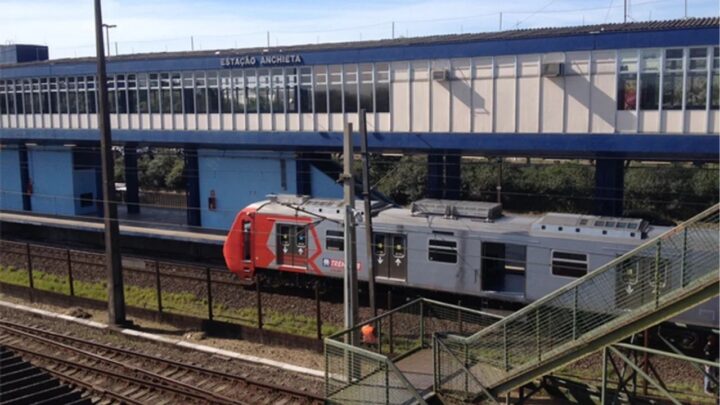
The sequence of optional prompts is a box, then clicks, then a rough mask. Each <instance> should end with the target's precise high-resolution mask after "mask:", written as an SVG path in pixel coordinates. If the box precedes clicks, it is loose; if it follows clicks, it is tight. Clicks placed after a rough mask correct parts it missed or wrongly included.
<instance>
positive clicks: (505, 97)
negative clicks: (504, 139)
mask: <svg viewBox="0 0 720 405" xmlns="http://www.w3.org/2000/svg"><path fill="white" fill-rule="evenodd" d="M495 72H496V78H495V97H497V100H496V101H495V109H496V113H495V132H515V108H516V107H515V57H512V56H501V57H497V58H495Z"/></svg>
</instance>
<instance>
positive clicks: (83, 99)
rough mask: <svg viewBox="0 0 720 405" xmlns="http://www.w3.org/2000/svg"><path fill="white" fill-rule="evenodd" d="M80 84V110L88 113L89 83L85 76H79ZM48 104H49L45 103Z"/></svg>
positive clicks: (78, 84)
mask: <svg viewBox="0 0 720 405" xmlns="http://www.w3.org/2000/svg"><path fill="white" fill-rule="evenodd" d="M77 86H78V112H79V113H80V114H86V113H87V112H88V110H87V83H86V82H85V78H84V77H78V78H77ZM45 105H47V104H45Z"/></svg>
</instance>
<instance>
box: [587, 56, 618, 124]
mask: <svg viewBox="0 0 720 405" xmlns="http://www.w3.org/2000/svg"><path fill="white" fill-rule="evenodd" d="M592 59H593V63H592V69H593V75H592V93H591V97H590V105H591V106H592V116H591V120H592V132H593V133H612V132H614V131H615V110H616V109H617V102H616V94H617V91H616V90H615V52H614V51H598V52H593V55H592Z"/></svg>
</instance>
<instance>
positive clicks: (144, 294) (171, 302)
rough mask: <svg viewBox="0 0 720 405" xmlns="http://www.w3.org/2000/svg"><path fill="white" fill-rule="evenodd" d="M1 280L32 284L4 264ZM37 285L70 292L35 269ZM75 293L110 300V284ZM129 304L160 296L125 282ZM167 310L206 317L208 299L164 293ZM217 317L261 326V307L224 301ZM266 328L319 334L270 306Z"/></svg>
mask: <svg viewBox="0 0 720 405" xmlns="http://www.w3.org/2000/svg"><path fill="white" fill-rule="evenodd" d="M0 282H4V283H7V284H14V285H20V286H24V287H28V286H29V281H28V275H27V271H26V270H24V269H17V268H14V267H3V266H0ZM33 285H34V287H35V288H36V289H38V290H45V291H51V292H56V293H60V294H70V285H69V283H68V280H67V279H66V278H63V277H58V276H57V275H54V274H50V273H47V272H44V271H41V270H33ZM73 287H74V289H75V295H77V296H79V297H84V298H90V299H95V300H99V301H107V283H105V282H87V281H80V280H74V282H73ZM125 303H126V304H127V305H128V306H132V307H138V308H148V309H156V308H157V295H156V292H155V289H154V288H147V287H138V286H135V285H128V284H125ZM162 305H163V311H166V312H171V313H178V314H182V315H188V316H195V317H199V318H203V319H206V318H207V315H208V302H207V299H205V298H201V297H197V296H195V295H193V294H191V293H185V292H181V293H178V292H167V291H163V294H162ZM213 315H214V319H215V320H218V321H226V322H232V323H238V324H241V325H246V326H251V327H257V326H258V322H257V308H255V307H241V308H229V307H227V306H225V305H222V304H213ZM263 327H264V328H265V329H268V330H273V331H276V332H283V333H290V334H294V335H299V336H306V337H316V336H317V325H316V322H315V318H314V317H308V316H305V315H298V314H288V313H281V312H278V311H273V310H269V309H264V310H263ZM339 330H341V326H339V325H332V324H323V325H322V334H323V336H328V335H329V334H332V333H335V332H337V331H339Z"/></svg>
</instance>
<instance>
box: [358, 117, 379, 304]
mask: <svg viewBox="0 0 720 405" xmlns="http://www.w3.org/2000/svg"><path fill="white" fill-rule="evenodd" d="M360 131H361V141H360V142H361V144H360V154H361V156H362V163H363V167H362V180H363V203H364V211H365V265H366V266H367V275H368V301H370V311H371V313H372V316H377V307H376V306H375V266H374V265H373V262H374V260H373V231H372V207H371V206H370V153H369V152H368V137H367V121H365V109H364V108H363V109H361V110H360Z"/></svg>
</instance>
